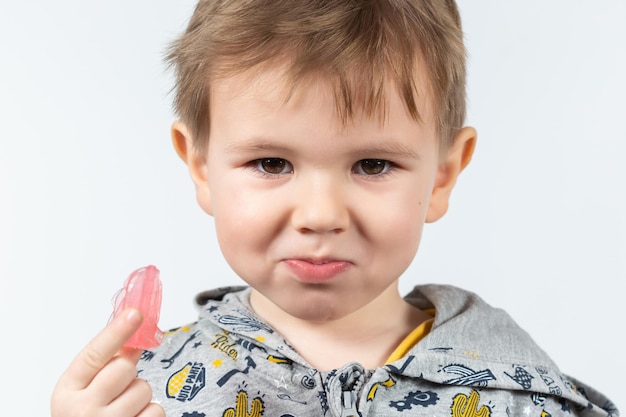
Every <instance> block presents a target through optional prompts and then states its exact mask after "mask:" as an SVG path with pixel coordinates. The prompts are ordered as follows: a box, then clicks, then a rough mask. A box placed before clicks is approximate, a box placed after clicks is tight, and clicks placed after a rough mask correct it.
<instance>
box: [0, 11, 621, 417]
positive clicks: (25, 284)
mask: <svg viewBox="0 0 626 417" xmlns="http://www.w3.org/2000/svg"><path fill="white" fill-rule="evenodd" d="M192 3H193V2H192V1H191V0H185V1H182V0H177V1H164V0H159V1H155V0H150V1H148V0H134V1H121V0H112V1H107V2H86V1H78V0H74V1H72V0H58V1H44V0H31V1H16V0H15V1H8V0H1V2H0V122H1V123H0V128H1V130H0V329H1V333H0V349H1V356H0V357H1V358H2V364H1V365H0V374H1V375H0V380H1V381H2V382H1V383H0V397H1V399H2V404H1V405H0V414H1V415H3V416H10V415H33V416H36V415H40V416H43V415H47V414H48V401H49V396H50V392H51V390H52V387H53V385H54V382H55V381H56V379H57V377H58V376H59V374H60V373H61V372H62V370H63V369H64V368H65V367H66V366H67V364H68V363H69V362H70V360H71V358H72V357H73V356H74V355H75V354H76V352H77V351H78V350H79V349H80V348H82V346H83V345H84V344H85V343H86V342H87V341H88V340H89V339H90V338H91V337H92V336H93V335H94V334H95V333H96V332H97V331H98V330H99V329H100V328H101V327H102V326H104V324H105V323H106V321H107V319H108V317H109V314H110V311H111V297H112V295H113V294H114V293H115V291H116V290H117V289H118V288H119V287H120V286H121V284H122V282H123V280H124V279H125V278H126V276H127V275H128V274H129V273H130V272H131V271H132V270H134V269H135V268H138V267H140V266H143V265H146V264H155V265H157V266H158V267H159V268H160V269H161V273H162V274H161V277H162V279H163V281H164V289H165V293H164V305H163V312H162V320H161V324H162V327H163V328H168V327H173V326H175V325H179V324H183V323H186V322H189V321H192V320H194V318H195V310H194V308H193V306H192V303H191V300H192V297H193V295H194V294H195V293H196V292H198V291H200V290H203V289H208V288H212V287H215V286H218V285H226V284H233V283H238V282H239V281H238V280H237V278H236V277H235V276H234V274H233V273H232V272H230V270H229V269H228V267H227V265H226V264H225V263H224V261H223V260H222V258H221V255H220V253H219V249H218V247H217V245H216V241H215V237H214V233H213V225H212V221H211V219H210V218H207V217H206V216H205V215H204V214H203V213H202V212H201V210H200V209H199V208H198V207H197V205H196V203H195V199H194V195H193V188H192V184H191V181H190V180H189V179H188V175H187V172H186V170H185V167H184V165H183V164H182V162H181V161H180V160H179V159H178V158H177V156H176V155H175V153H174V151H173V149H172V147H171V145H170V139H169V125H170V123H171V121H172V120H173V115H172V113H171V111H170V98H171V97H170V96H169V95H168V91H169V89H170V88H171V86H172V80H171V75H170V74H169V73H167V72H166V71H165V69H164V66H163V64H162V61H161V57H162V53H163V51H164V48H165V46H166V44H167V43H168V42H169V41H170V40H171V39H172V38H173V37H174V36H175V35H176V34H178V33H179V32H180V31H181V30H182V29H183V28H184V26H185V23H186V20H187V18H188V17H189V16H190V13H191V10H192V7H193V4H192ZM460 5H461V9H462V14H463V18H464V24H465V29H466V38H467V46H468V48H469V51H470V61H469V116H468V122H469V124H472V125H474V126H476V127H477V128H478V130H479V145H478V148H477V151H476V155H475V159H474V161H473V162H472V165H471V166H470V167H469V168H468V170H467V171H466V172H465V173H464V174H463V176H462V178H461V179H460V181H459V184H458V188H457V190H456V192H455V194H454V196H453V201H452V205H451V209H450V212H449V213H448V215H447V216H446V217H445V218H444V219H443V220H442V221H441V222H440V223H438V224H435V225H430V226H428V227H427V229H426V232H425V236H424V239H423V242H422V246H421V248H420V252H419V254H418V256H417V259H416V261H415V263H414V265H413V266H412V267H411V268H410V270H409V271H408V272H407V273H406V275H405V277H403V280H402V288H403V291H406V290H408V289H409V288H410V287H411V286H412V285H414V284H416V283H421V282H444V283H452V284H456V285H460V286H463V287H466V288H469V289H472V290H474V291H476V292H478V293H479V294H481V295H482V296H483V297H484V298H486V299H487V300H488V301H489V302H491V303H492V304H494V305H497V306H500V307H503V308H505V309H507V310H508V311H509V312H510V313H511V315H512V316H513V317H514V318H515V319H516V320H518V321H519V322H520V324H521V325H522V326H523V327H525V328H526V329H527V330H528V331H529V332H530V333H531V334H532V335H533V336H534V337H535V338H536V340H537V341H538V342H539V343H540V344H541V345H542V346H543V347H544V348H545V349H546V350H547V351H548V353H549V354H551V355H552V356H553V358H554V359H555V360H556V361H557V363H559V364H560V366H561V368H562V370H563V371H564V372H566V373H569V374H572V375H575V376H576V377H578V378H580V379H582V380H584V381H586V382H588V383H590V384H591V385H593V386H595V387H597V388H598V389H600V390H601V391H604V392H605V393H607V394H608V395H609V396H610V397H612V398H613V400H614V401H615V402H616V403H617V404H618V405H619V406H621V407H622V412H624V411H626V409H625V408H626V394H624V392H626V382H625V378H626V365H625V364H624V359H623V358H624V355H623V346H624V344H623V337H624V329H625V328H626V325H625V323H624V322H625V321H626V300H625V299H624V292H625V289H626V284H625V281H626V214H625V213H626V196H625V194H626V191H625V185H626V163H625V161H624V157H625V155H626V133H625V132H626V128H625V124H624V121H625V119H626V105H625V99H626V81H625V80H626V56H625V55H626V52H625V50H626V46H625V45H626V24H624V22H625V21H626V2H625V1H623V0H598V1H579V2H573V1H571V0H552V1H549V2H548V1H545V0H526V1H518V2H508V1H502V0H493V1H488V0H462V1H461V4H460ZM468 332H469V333H470V334H468V337H471V329H468ZM7 407H8V409H7Z"/></svg>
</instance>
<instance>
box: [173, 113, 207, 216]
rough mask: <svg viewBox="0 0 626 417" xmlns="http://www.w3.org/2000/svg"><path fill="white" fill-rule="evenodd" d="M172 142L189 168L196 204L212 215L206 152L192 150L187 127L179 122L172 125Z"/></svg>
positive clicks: (192, 146) (190, 137)
mask: <svg viewBox="0 0 626 417" xmlns="http://www.w3.org/2000/svg"><path fill="white" fill-rule="evenodd" d="M172 142H173V143H174V149H176V153H177V154H178V156H179V157H180V159H182V160H183V162H185V163H186V164H187V167H188V168H189V173H190V174H191V179H192V181H193V183H194V184H195V187H196V199H197V200H198V204H199V205H200V207H201V208H202V210H204V211H205V212H206V213H207V214H209V215H213V210H212V208H211V193H210V190H209V181H208V174H207V172H208V170H207V158H206V152H204V153H203V152H200V151H198V150H197V149H196V148H194V145H193V137H192V136H191V133H190V131H189V129H188V128H187V125H185V124H184V123H183V122H181V121H180V120H178V121H176V122H174V124H172Z"/></svg>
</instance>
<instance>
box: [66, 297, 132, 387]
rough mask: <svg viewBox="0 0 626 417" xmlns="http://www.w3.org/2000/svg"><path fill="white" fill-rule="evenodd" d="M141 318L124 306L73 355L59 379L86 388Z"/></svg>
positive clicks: (129, 335)
mask: <svg viewBox="0 0 626 417" xmlns="http://www.w3.org/2000/svg"><path fill="white" fill-rule="evenodd" d="M142 320H143V317H142V316H141V313H140V312H139V310H136V309H128V310H125V311H123V312H122V314H119V315H118V316H116V317H114V318H113V320H112V321H111V322H110V323H109V324H108V325H107V326H106V327H105V328H104V329H103V330H102V331H101V332H100V333H99V334H98V335H97V336H96V337H94V338H93V339H92V340H91V342H89V344H88V345H87V346H86V347H85V348H84V349H83V350H82V351H81V352H80V353H79V354H78V355H77V356H76V358H74V360H73V361H72V363H71V364H70V366H69V367H68V368H67V370H66V371H65V373H64V375H63V376H62V377H61V380H63V382H64V383H65V384H68V385H70V386H71V387H72V388H74V389H83V388H86V387H87V386H88V385H89V384H90V383H91V381H92V380H93V378H94V377H95V376H96V375H97V374H98V372H100V370H101V369H102V368H103V367H104V366H105V365H106V364H107V363H108V362H109V361H110V360H111V359H112V358H113V356H115V354H116V353H117V352H118V351H119V350H120V349H121V348H122V346H123V345H124V343H125V342H126V341H127V340H128V339H129V338H130V337H131V336H132V335H133V333H134V332H135V331H136V330H137V329H138V328H139V326H140V325H141V322H142ZM136 359H138V358H136Z"/></svg>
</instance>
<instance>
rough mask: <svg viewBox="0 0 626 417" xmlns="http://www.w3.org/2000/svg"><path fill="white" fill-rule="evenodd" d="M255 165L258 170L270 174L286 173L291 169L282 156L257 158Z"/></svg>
mask: <svg viewBox="0 0 626 417" xmlns="http://www.w3.org/2000/svg"><path fill="white" fill-rule="evenodd" d="M256 167H257V169H258V170H259V171H261V172H264V173H266V174H271V175H278V174H288V173H290V172H291V171H292V170H293V168H292V167H291V164H290V163H289V161H287V160H285V159H282V158H263V159H257V161H256Z"/></svg>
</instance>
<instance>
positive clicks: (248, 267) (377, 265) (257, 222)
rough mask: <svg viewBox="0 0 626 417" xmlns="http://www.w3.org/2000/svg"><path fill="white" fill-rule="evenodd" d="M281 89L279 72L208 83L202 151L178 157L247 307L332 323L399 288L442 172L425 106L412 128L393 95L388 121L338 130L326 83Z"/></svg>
mask: <svg viewBox="0 0 626 417" xmlns="http://www.w3.org/2000/svg"><path fill="white" fill-rule="evenodd" d="M283 86H284V81H283V79H282V78H281V76H280V73H279V72H276V71H266V72H262V73H261V74H260V75H258V76H256V77H255V78H245V77H243V76H237V77H233V78H230V79H227V80H225V81H221V82H216V83H214V84H212V97H211V131H210V139H209V146H208V151H207V153H206V155H194V154H193V152H190V154H189V155H185V153H186V150H185V149H183V150H182V152H181V153H182V155H183V157H185V158H186V159H187V162H188V163H189V165H190V168H191V171H192V176H193V177H194V180H195V182H196V185H197V192H198V201H199V202H200V205H201V206H202V207H203V209H204V210H205V211H206V212H207V213H209V214H211V215H213V216H214V218H215V224H216V230H217V235H218V240H219V243H220V246H221V249H222V251H223V254H224V256H225V257H226V260H227V261H228V263H229V264H230V265H231V267H232V268H233V269H234V270H235V272H236V273H237V274H238V275H239V276H240V277H241V278H243V279H244V280H245V281H246V282H247V283H248V284H249V285H250V286H252V287H253V297H252V298H251V300H252V301H253V307H255V308H256V306H255V305H254V300H255V297H258V298H257V299H263V300H266V301H267V300H269V301H270V302H271V303H272V304H273V305H274V306H273V307H278V308H279V309H280V310H282V311H283V312H285V313H288V314H290V315H291V316H295V317H298V318H301V319H305V320H310V321H324V320H332V319H338V318H341V317H345V316H347V315H349V314H351V313H353V312H355V311H357V310H359V309H361V308H362V307H364V306H366V305H368V304H369V303H371V302H372V301H374V300H375V299H377V297H379V296H380V295H381V294H383V293H386V294H388V293H389V289H390V287H391V290H392V291H395V293H397V280H398V278H399V276H400V275H401V274H402V272H403V271H404V270H405V269H406V268H407V267H408V266H409V264H410V262H411V261H412V259H413V257H414V255H415V253H416V251H417V248H418V245H419V242H420V236H421V233H422V227H423V225H424V222H425V221H427V220H436V219H437V218H439V217H440V216H441V215H442V214H443V212H445V209H446V207H447V192H445V193H443V194H445V195H443V196H441V195H439V194H442V193H438V192H437V190H438V189H441V188H444V187H445V186H447V185H446V184H447V181H448V179H449V176H450V173H449V172H448V170H447V168H445V167H446V164H445V163H443V164H439V162H440V160H439V155H438V143H437V139H436V134H435V127H434V123H433V121H432V120H433V118H432V115H431V114H429V112H428V110H427V109H428V106H426V105H425V103H420V108H421V112H422V115H423V117H424V121H425V122H424V123H422V124H418V123H416V122H415V121H414V120H413V119H411V118H410V116H409V115H408V114H407V113H406V111H405V108H404V105H403V103H402V101H401V99H400V97H399V96H398V95H397V94H396V93H395V91H393V90H392V89H390V90H389V91H388V101H389V103H388V104H389V106H388V110H389V111H388V118H387V120H386V123H384V124H382V123H381V122H380V121H379V119H378V118H374V119H372V118H368V117H365V116H358V115H357V116H356V117H355V119H354V122H353V123H349V124H348V125H347V126H343V125H342V123H341V122H340V121H339V120H338V119H337V117H336V113H335V104H334V101H333V98H332V96H331V94H330V90H329V89H328V88H327V86H326V85H325V84H324V83H320V84H312V86H311V87H304V88H301V89H299V90H297V91H296V94H295V95H294V96H292V97H291V98H290V100H289V101H288V102H286V103H285V102H284V89H283ZM177 132H178V133H177ZM181 132H182V134H181ZM177 134H178V136H179V139H180V140H181V141H182V139H181V138H182V137H183V135H184V129H183V130H181V131H177V130H176V128H175V130H174V137H175V138H176V136H177ZM187 140H188V142H187V147H189V138H188V137H187ZM178 145H179V151H180V148H184V147H185V145H182V144H181V143H179V144H178ZM470 154H471V152H470ZM453 174H454V173H453ZM454 176H456V174H454ZM453 182H454V181H453V180H452V183H453ZM450 188H451V185H450ZM434 190H435V192H434ZM433 193H434V194H435V195H433ZM443 200H445V201H443ZM259 308H261V307H259Z"/></svg>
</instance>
